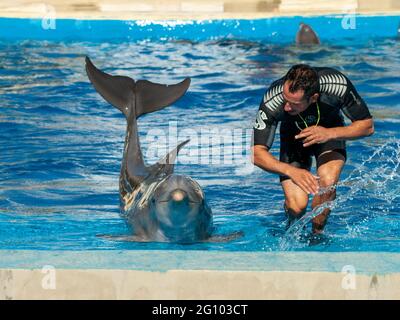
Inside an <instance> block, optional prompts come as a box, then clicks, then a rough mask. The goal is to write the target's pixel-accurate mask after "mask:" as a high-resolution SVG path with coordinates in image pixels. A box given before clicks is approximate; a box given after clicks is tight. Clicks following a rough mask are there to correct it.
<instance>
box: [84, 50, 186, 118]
mask: <svg viewBox="0 0 400 320" xmlns="http://www.w3.org/2000/svg"><path fill="white" fill-rule="evenodd" d="M86 73H87V75H88V77H89V80H90V81H91V82H92V84H93V86H94V87H95V89H96V90H97V92H98V93H100V95H101V96H102V97H103V98H104V99H105V100H106V101H107V102H109V103H110V104H112V105H113V106H114V107H116V108H117V109H119V110H120V111H121V112H122V113H123V114H124V115H125V116H126V118H127V119H128V118H129V115H130V112H131V110H130V108H131V106H134V108H135V109H136V118H138V117H140V116H141V115H142V114H146V113H150V112H154V111H157V110H160V109H162V108H164V107H166V106H168V105H170V104H172V103H174V102H175V101H176V100H178V99H179V98H180V97H182V95H183V94H184V93H185V92H186V90H187V89H188V88H189V85H190V78H186V79H185V80H183V81H182V82H180V83H177V84H174V85H164V84H158V83H153V82H150V81H147V80H139V81H137V82H135V80H133V79H131V78H129V77H125V76H112V75H109V74H107V73H105V72H103V71H101V70H99V69H97V68H96V67H95V65H94V64H93V63H92V61H90V59H89V57H86ZM132 102H134V103H132Z"/></svg>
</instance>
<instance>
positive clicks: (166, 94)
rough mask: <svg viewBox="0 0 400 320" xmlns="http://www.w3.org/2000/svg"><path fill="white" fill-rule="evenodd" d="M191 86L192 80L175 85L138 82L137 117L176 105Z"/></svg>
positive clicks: (187, 79)
mask: <svg viewBox="0 0 400 320" xmlns="http://www.w3.org/2000/svg"><path fill="white" fill-rule="evenodd" d="M189 85H190V78H186V79H185V80H183V81H182V82H179V83H177V84H173V85H165V84H158V83H153V82H150V81H147V80H139V81H138V82H136V117H137V118H138V117H140V116H141V115H142V114H146V113H150V112H154V111H157V110H160V109H163V108H164V107H166V106H169V105H170V104H172V103H174V102H175V101H176V100H178V99H179V98H180V97H182V96H183V95H184V94H185V92H186V90H187V89H188V88H189Z"/></svg>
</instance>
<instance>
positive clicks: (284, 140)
mask: <svg viewBox="0 0 400 320" xmlns="http://www.w3.org/2000/svg"><path fill="white" fill-rule="evenodd" d="M296 134H298V132H296V133H293V134H282V133H281V151H280V157H279V160H280V161H282V162H285V163H288V164H290V165H292V166H294V167H297V168H301V169H307V170H310V169H311V164H312V156H314V157H315V159H318V157H319V156H320V155H321V154H322V153H324V152H326V151H336V152H338V153H340V154H342V155H343V157H344V159H345V161H346V158H347V153H346V142H345V141H344V140H337V141H334V140H333V141H328V142H325V143H321V144H314V145H311V146H309V147H306V148H304V147H303V142H302V139H299V140H296V139H295V138H294V136H295V135H296ZM287 179H290V178H289V177H288V176H285V175H280V176H279V180H280V181H281V182H282V181H284V180H287Z"/></svg>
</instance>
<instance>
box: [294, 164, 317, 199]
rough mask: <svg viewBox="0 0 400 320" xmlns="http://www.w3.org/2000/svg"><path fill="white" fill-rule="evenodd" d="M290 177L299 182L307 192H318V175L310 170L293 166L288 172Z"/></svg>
mask: <svg viewBox="0 0 400 320" xmlns="http://www.w3.org/2000/svg"><path fill="white" fill-rule="evenodd" d="M288 176H289V178H290V179H292V181H293V182H294V183H295V184H297V185H298V186H299V187H300V188H301V189H303V191H304V192H306V193H307V194H310V193H311V194H313V195H314V194H316V193H318V191H319V183H318V179H319V177H318V176H314V175H313V174H311V173H310V172H309V171H308V170H305V169H299V168H295V167H293V168H291V169H290V172H289V174H288Z"/></svg>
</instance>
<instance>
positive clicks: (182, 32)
mask: <svg viewBox="0 0 400 320" xmlns="http://www.w3.org/2000/svg"><path fill="white" fill-rule="evenodd" d="M301 22H303V23H307V24H310V25H311V26H312V27H313V28H314V30H315V31H316V32H317V33H318V35H319V37H320V39H321V41H322V42H323V41H332V40H336V39H354V38H357V39H358V40H360V38H361V39H365V40H368V39H372V38H374V37H396V36H397V34H398V29H399V22H400V16H388V15H384V16H361V15H353V16H351V15H346V14H343V15H332V16H318V17H300V16H294V17H272V18H263V19H255V20H244V19H241V20H236V19H230V20H229V19H227V20H171V21H168V20H165V21H151V20H131V21H129V20H74V19H60V20H59V19H57V20H55V24H54V25H52V24H50V23H48V21H46V20H42V19H26V18H0V41H4V40H7V41H13V40H49V41H68V40H71V41H91V42H93V41H94V42H96V41H108V42H114V41H138V40H163V39H165V40H171V39H176V40H183V39H184V40H190V41H207V40H214V39H215V40H217V39H221V38H227V39H229V38H231V39H241V40H247V41H252V40H262V41H266V42H269V43H285V42H293V39H294V35H295V34H296V32H297V30H298V27H299V23H301ZM48 26H50V27H51V26H54V27H55V28H54V29H52V28H48Z"/></svg>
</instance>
